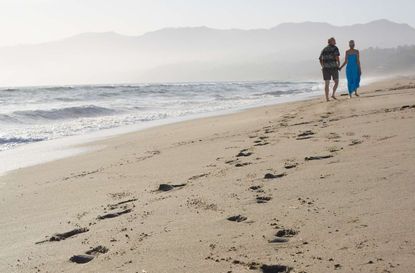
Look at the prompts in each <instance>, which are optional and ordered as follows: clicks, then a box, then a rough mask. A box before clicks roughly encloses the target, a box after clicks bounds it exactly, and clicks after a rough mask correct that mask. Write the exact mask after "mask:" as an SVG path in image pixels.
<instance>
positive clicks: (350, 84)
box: [346, 53, 360, 95]
mask: <svg viewBox="0 0 415 273" xmlns="http://www.w3.org/2000/svg"><path fill="white" fill-rule="evenodd" d="M346 77H347V88H348V89H349V95H351V94H353V92H356V90H357V89H358V88H359V87H360V73H359V65H358V63H357V54H355V53H354V54H348V55H347V66H346Z"/></svg>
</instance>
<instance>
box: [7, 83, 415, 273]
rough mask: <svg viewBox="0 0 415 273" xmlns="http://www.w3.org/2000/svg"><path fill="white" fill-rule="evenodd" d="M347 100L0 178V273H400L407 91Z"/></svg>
mask: <svg viewBox="0 0 415 273" xmlns="http://www.w3.org/2000/svg"><path fill="white" fill-rule="evenodd" d="M360 95H361V97H359V98H353V99H350V100H349V99H346V98H344V97H340V96H339V100H338V101H332V102H330V103H325V102H323V99H310V100H304V101H296V102H289V103H284V104H277V105H271V106H262V107H258V108H253V109H249V110H244V111H240V112H237V113H231V114H227V115H221V116H214V117H205V118H200V119H196V120H188V121H182V122H178V123H173V124H166V125H163V126H158V127H153V128H148V129H146V130H143V131H139V132H129V133H126V134H122V135H117V136H112V137H109V138H106V139H102V140H99V141H98V142H94V144H93V145H98V146H99V147H103V148H100V149H95V150H91V151H88V152H87V153H83V154H81V155H76V156H70V157H66V158H63V159H58V160H54V161H51V162H47V163H44V164H40V165H36V166H32V167H27V168H23V169H19V170H15V171H11V172H9V173H7V174H6V175H4V176H0V185H3V186H2V187H1V191H0V215H1V216H0V230H1V232H2V234H3V235H4V236H3V239H2V240H1V241H0V271H1V272H3V271H4V272H22V273H25V272H55V271H56V269H57V268H59V270H60V271H61V272H149V273H150V272H154V273H156V272H157V273H165V272H166V273H167V272H189V273H190V272H200V273H212V272H218V273H219V272H242V273H250V272H253V273H255V272H274V271H267V270H271V269H272V270H277V269H278V270H285V271H289V270H291V272H298V273H299V272H333V271H336V272H337V271H338V272H351V271H352V272H362V273H363V272H365V273H366V272H370V273H371V272H373V273H379V272H385V273H386V272H394V273H395V272H398V273H400V272H402V273H404V272H410V270H412V268H413V266H414V265H415V264H414V262H413V261H414V260H415V259H414V258H415V253H414V251H413V249H414V248H415V232H414V230H413V226H415V219H414V217H413V211H414V208H415V200H414V198H413V196H414V193H415V184H414V183H413V177H414V176H415V169H414V168H413V166H414V164H415V158H414V154H415V138H414V135H415V126H414V120H415V77H405V78H399V79H395V80H387V81H383V82H378V83H374V84H370V85H369V86H365V87H363V88H362V89H361V92H360ZM88 145H90V144H87V146H88ZM82 146H83V145H81V146H80V147H82ZM161 184H167V185H170V186H164V189H166V191H160V190H159V189H163V187H160V185H161ZM172 185H174V186H172ZM72 231H73V232H72ZM57 234H58V235H57ZM66 236H67V237H66ZM56 238H58V239H59V240H56ZM100 246H101V247H100ZM91 249H93V251H92V250H91ZM85 253H91V254H90V258H91V259H92V260H91V261H90V262H88V263H85V264H76V263H74V262H71V261H70V259H71V257H73V256H74V255H84V254H85ZM275 272H278V271H275ZM280 272H284V271H280Z"/></svg>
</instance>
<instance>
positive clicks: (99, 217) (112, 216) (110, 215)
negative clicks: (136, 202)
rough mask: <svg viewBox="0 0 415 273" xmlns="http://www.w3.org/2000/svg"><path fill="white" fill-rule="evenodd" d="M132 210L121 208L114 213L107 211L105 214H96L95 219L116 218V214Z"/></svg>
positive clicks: (119, 214)
mask: <svg viewBox="0 0 415 273" xmlns="http://www.w3.org/2000/svg"><path fill="white" fill-rule="evenodd" d="M132 211H133V210H132V209H125V210H121V211H118V212H114V213H107V214H104V215H98V217H97V219H98V220H104V219H111V218H116V217H118V216H121V215H123V214H127V213H130V212H132Z"/></svg>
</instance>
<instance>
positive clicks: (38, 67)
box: [0, 20, 415, 85]
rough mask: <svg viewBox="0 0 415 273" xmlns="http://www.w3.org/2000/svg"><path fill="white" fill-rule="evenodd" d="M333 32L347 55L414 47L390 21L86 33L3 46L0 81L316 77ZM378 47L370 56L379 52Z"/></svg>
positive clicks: (414, 34)
mask: <svg viewBox="0 0 415 273" xmlns="http://www.w3.org/2000/svg"><path fill="white" fill-rule="evenodd" d="M331 36H334V37H336V38H337V41H338V46H339V48H340V49H341V52H342V54H343V52H344V51H345V50H346V48H347V41H348V40H350V39H354V40H355V41H356V44H357V47H358V48H360V49H361V50H363V49H366V48H395V47H398V46H404V45H415V29H414V28H412V27H410V26H409V25H406V24H397V23H394V22H390V21H387V20H378V21H374V22H370V23H367V24H357V25H352V26H341V27H339V26H333V25H330V24H326V23H313V22H304V23H285V24H281V25H278V26H276V27H274V28H271V29H254V30H238V29H232V30H218V29H211V28H207V27H192V28H167V29H162V30H158V31H155V32H150V33H147V34H144V35H142V36H124V35H120V34H117V33H114V32H107V33H84V34H80V35H76V36H73V37H69V38H67V39H64V40H60V41H55V42H50V43H43V44H36V45H22V46H14V47H1V48H0V75H1V76H0V85H27V84H81V83H116V82H146V81H206V80H255V79H300V78H306V77H316V75H315V73H313V71H315V69H317V70H318V62H317V58H318V55H319V53H320V51H321V49H322V48H323V47H324V46H325V45H326V43H327V38H329V37H331ZM371 50H372V51H371ZM371 50H369V51H367V52H368V54H369V55H368V56H372V55H370V54H377V52H378V51H376V50H374V49H371ZM373 50H374V51H373ZM383 53H385V52H383ZM385 54H386V53H385ZM379 60H382V59H379ZM385 61H386V60H385ZM402 61H403V62H404V61H405V60H402ZM377 67H379V64H377ZM376 71H379V72H382V71H380V70H376ZM383 72H384V71H383Z"/></svg>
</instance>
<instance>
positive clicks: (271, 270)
mask: <svg viewBox="0 0 415 273" xmlns="http://www.w3.org/2000/svg"><path fill="white" fill-rule="evenodd" d="M261 270H262V273H281V272H284V273H288V272H291V270H292V268H291V267H288V266H285V265H266V264H264V265H262V266H261Z"/></svg>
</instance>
